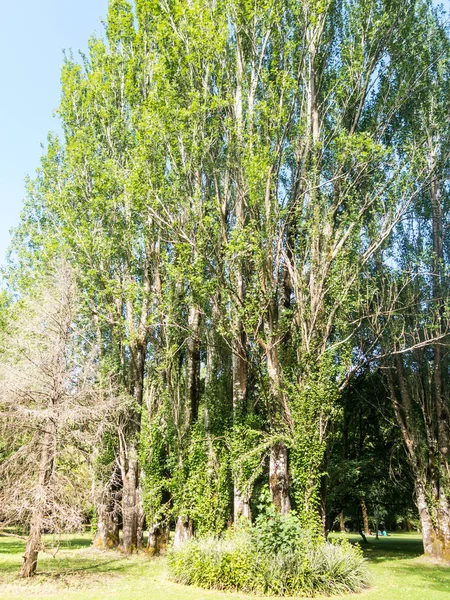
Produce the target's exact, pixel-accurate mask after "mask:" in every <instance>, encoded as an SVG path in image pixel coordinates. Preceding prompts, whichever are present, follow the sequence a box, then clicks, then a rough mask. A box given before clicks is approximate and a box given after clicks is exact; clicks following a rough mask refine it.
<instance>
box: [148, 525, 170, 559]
mask: <svg viewBox="0 0 450 600" xmlns="http://www.w3.org/2000/svg"><path fill="white" fill-rule="evenodd" d="M168 543H169V528H168V527H166V526H164V525H162V524H161V523H155V525H152V527H150V528H149V530H148V543H147V548H148V550H149V553H150V554H152V555H153V556H159V555H160V554H161V553H162V551H163V550H164V549H165V548H166V547H167V545H168Z"/></svg>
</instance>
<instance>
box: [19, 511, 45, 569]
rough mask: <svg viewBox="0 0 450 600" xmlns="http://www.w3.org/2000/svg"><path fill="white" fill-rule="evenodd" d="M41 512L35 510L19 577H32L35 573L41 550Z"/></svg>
mask: <svg viewBox="0 0 450 600" xmlns="http://www.w3.org/2000/svg"><path fill="white" fill-rule="evenodd" d="M41 532H42V511H41V509H40V508H38V509H36V510H35V511H34V514H33V518H32V520H31V525H30V535H29V536H28V540H27V545H26V548H25V554H24V555H23V563H22V567H21V569H20V577H33V575H35V573H36V568H37V561H38V554H39V550H40V549H41Z"/></svg>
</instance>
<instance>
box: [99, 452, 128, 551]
mask: <svg viewBox="0 0 450 600" xmlns="http://www.w3.org/2000/svg"><path fill="white" fill-rule="evenodd" d="M121 487H122V480H121V477H120V469H119V467H118V466H117V463H115V465H114V468H113V472H112V474H111V478H110V480H109V482H108V484H107V485H106V487H104V489H103V490H102V491H101V493H100V494H99V495H98V497H97V501H96V507H95V510H96V515H97V531H96V533H95V538H94V541H93V545H94V546H95V547H96V548H101V549H107V548H115V547H116V546H118V545H119V514H120V499H119V496H120V493H121Z"/></svg>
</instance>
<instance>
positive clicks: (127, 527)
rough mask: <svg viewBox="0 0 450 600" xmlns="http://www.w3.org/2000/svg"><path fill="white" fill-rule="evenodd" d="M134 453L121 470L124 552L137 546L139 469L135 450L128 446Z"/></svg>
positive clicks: (134, 549) (132, 550)
mask: <svg viewBox="0 0 450 600" xmlns="http://www.w3.org/2000/svg"><path fill="white" fill-rule="evenodd" d="M129 452H130V453H132V454H134V456H133V457H132V458H131V457H130V458H128V460H127V461H126V462H127V465H126V469H125V468H124V469H123V470H122V479H123V490H122V546H123V550H124V551H125V552H126V553H132V552H135V551H136V549H137V546H138V538H137V530H138V481H139V469H138V461H137V456H136V454H137V453H136V450H135V449H134V448H129Z"/></svg>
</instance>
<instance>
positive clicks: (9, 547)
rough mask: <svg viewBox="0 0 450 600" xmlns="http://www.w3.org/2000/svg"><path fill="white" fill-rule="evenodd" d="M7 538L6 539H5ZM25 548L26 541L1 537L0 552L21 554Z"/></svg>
mask: <svg viewBox="0 0 450 600" xmlns="http://www.w3.org/2000/svg"><path fill="white" fill-rule="evenodd" d="M5 540H6V541H5ZM24 550H25V542H21V541H19V540H14V541H12V539H11V538H2V537H0V554H19V553H20V552H23V551H24Z"/></svg>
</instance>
